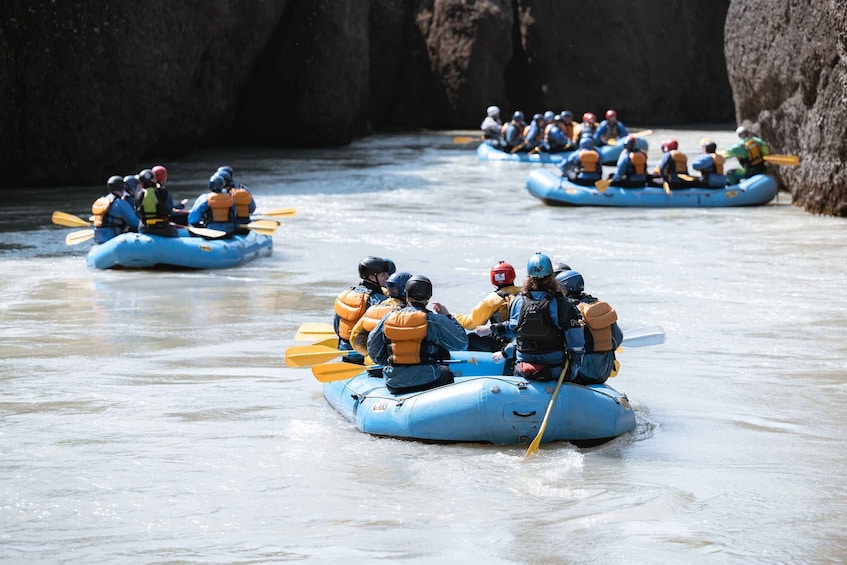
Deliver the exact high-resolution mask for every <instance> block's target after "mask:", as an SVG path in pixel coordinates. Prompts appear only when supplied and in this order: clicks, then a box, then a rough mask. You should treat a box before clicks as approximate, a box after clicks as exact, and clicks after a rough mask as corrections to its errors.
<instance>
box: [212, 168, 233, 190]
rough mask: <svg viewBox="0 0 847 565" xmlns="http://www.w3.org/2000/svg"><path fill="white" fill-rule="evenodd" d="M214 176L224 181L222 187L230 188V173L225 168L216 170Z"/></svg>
mask: <svg viewBox="0 0 847 565" xmlns="http://www.w3.org/2000/svg"><path fill="white" fill-rule="evenodd" d="M227 168H228V167H227ZM215 174H216V175H217V176H219V177H221V178H222V179H224V185H225V186H232V173H231V172H229V171H227V170H226V169H225V168H223V167H221V168H220V169H218V171H217V172H216V173H215Z"/></svg>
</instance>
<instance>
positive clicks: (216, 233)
mask: <svg viewBox="0 0 847 565" xmlns="http://www.w3.org/2000/svg"><path fill="white" fill-rule="evenodd" d="M179 227H184V228H185V229H187V230H188V231H190V232H191V233H193V234H196V235H201V236H203V237H208V238H211V239H217V238H219V237H225V236H227V235H229V234H227V233H226V232H225V231H223V230H213V229H212V228H196V227H194V226H179Z"/></svg>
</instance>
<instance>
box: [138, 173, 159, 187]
mask: <svg viewBox="0 0 847 565" xmlns="http://www.w3.org/2000/svg"><path fill="white" fill-rule="evenodd" d="M138 182H139V183H141V186H143V187H144V188H150V187H151V186H156V175H154V174H153V171H151V170H150V169H144V170H143V171H141V172H140V173H138Z"/></svg>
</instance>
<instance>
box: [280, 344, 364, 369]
mask: <svg viewBox="0 0 847 565" xmlns="http://www.w3.org/2000/svg"><path fill="white" fill-rule="evenodd" d="M348 353H353V352H352V351H350V350H341V349H336V348H334V347H332V346H326V345H292V346H291V347H289V348H288V349H286V350H285V365H286V367H311V366H312V365H317V364H319V363H324V362H326V361H329V360H330V359H335V358H336V357H341V356H342V355H346V354H348Z"/></svg>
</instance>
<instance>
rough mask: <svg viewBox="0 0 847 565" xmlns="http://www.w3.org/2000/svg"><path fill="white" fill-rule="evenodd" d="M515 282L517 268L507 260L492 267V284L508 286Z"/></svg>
mask: <svg viewBox="0 0 847 565" xmlns="http://www.w3.org/2000/svg"><path fill="white" fill-rule="evenodd" d="M514 282H515V268H514V267H513V266H511V265H510V264H509V263H506V262H505V261H500V262H499V263H497V264H496V265H494V266H493V267H491V284H493V285H494V286H506V285H510V284H513V283H514Z"/></svg>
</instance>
